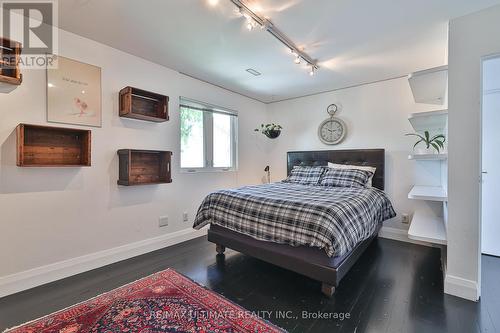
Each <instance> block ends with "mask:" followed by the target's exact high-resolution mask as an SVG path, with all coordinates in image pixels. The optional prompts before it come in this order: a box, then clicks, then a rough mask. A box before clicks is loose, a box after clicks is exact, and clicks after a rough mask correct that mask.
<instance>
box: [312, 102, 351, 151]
mask: <svg viewBox="0 0 500 333" xmlns="http://www.w3.org/2000/svg"><path fill="white" fill-rule="evenodd" d="M327 112H328V114H329V115H330V118H329V119H326V120H324V121H323V122H321V124H320V125H319V127H318V137H319V139H320V140H321V142H323V143H324V144H327V145H336V144H339V143H341V142H342V140H344V138H345V136H346V134H347V126H346V124H345V123H344V121H343V120H342V119H340V118H336V117H335V113H336V112H337V106H336V105H335V104H331V105H330V106H328V108H327Z"/></svg>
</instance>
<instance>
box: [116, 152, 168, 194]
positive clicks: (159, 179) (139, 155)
mask: <svg viewBox="0 0 500 333" xmlns="http://www.w3.org/2000/svg"><path fill="white" fill-rule="evenodd" d="M118 160H119V179H118V185H124V186H134V185H149V184H167V183H171V182H172V168H171V160H172V152H170V151H161V150H135V149H120V150H118Z"/></svg>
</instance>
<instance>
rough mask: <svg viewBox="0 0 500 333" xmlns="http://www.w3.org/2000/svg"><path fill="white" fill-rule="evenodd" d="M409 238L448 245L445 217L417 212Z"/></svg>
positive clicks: (409, 231)
mask: <svg viewBox="0 0 500 333" xmlns="http://www.w3.org/2000/svg"><path fill="white" fill-rule="evenodd" d="M408 238H410V239H414V240H418V241H422V242H428V243H433V244H439V245H446V228H445V225H444V219H443V218H442V217H436V216H431V215H426V214H424V213H421V212H415V214H414V215H413V219H412V223H411V225H410V229H409V230H408Z"/></svg>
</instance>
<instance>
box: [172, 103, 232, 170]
mask: <svg viewBox="0 0 500 333" xmlns="http://www.w3.org/2000/svg"><path fill="white" fill-rule="evenodd" d="M179 104H180V117H181V121H180V123H181V124H180V126H181V131H180V132H181V169H182V170H184V171H188V172H196V171H232V170H236V168H237V149H238V148H237V147H238V143H237V126H238V115H237V113H236V112H235V111H231V110H226V109H223V108H220V107H216V106H213V105H209V104H205V103H201V102H197V101H193V100H190V99H187V98H183V97H181V98H180V103H179Z"/></svg>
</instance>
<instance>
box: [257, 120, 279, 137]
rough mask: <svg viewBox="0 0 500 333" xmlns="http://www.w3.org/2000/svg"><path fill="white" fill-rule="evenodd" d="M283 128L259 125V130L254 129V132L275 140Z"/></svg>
mask: <svg viewBox="0 0 500 333" xmlns="http://www.w3.org/2000/svg"><path fill="white" fill-rule="evenodd" d="M282 129H283V127H281V125H276V124H274V123H272V124H265V125H264V124H261V125H260V128H256V129H255V132H261V133H262V134H264V135H265V136H267V137H268V138H269V139H276V138H277V137H278V136H280V134H281V130H282Z"/></svg>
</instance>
